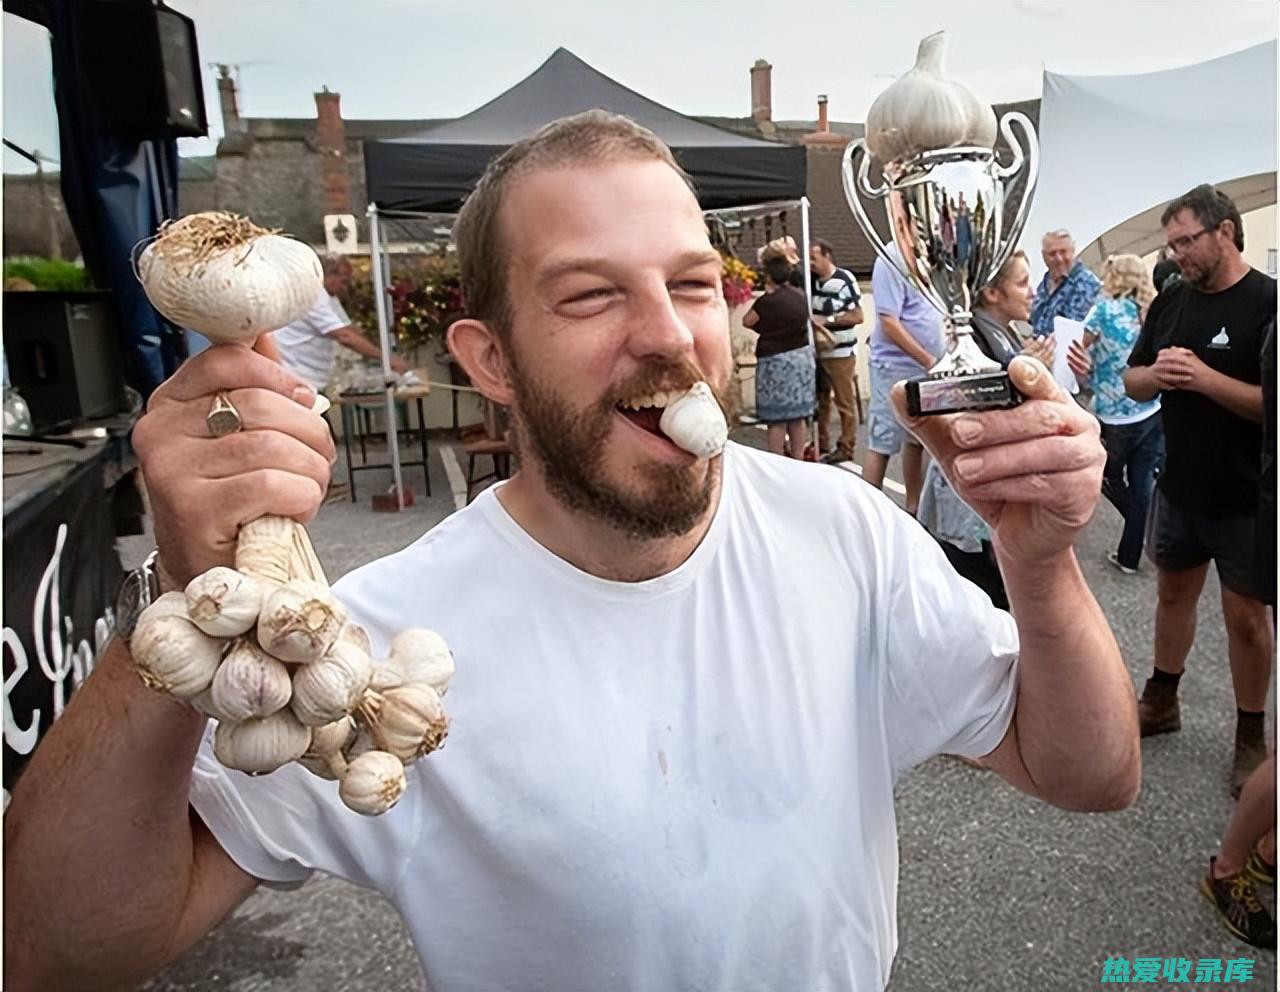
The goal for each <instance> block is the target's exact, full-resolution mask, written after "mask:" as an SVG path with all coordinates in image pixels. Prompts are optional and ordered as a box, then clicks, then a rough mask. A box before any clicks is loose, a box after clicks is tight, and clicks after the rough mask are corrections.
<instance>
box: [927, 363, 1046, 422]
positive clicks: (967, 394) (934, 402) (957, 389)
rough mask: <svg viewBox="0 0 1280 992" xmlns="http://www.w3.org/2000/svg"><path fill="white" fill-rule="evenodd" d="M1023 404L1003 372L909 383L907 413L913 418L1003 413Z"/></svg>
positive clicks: (945, 377) (1007, 376) (998, 370)
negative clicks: (973, 412) (967, 413)
mask: <svg viewBox="0 0 1280 992" xmlns="http://www.w3.org/2000/svg"><path fill="white" fill-rule="evenodd" d="M1021 402H1022V396H1021V394H1020V393H1019V392H1018V391H1017V390H1016V389H1015V388H1014V386H1013V382H1012V381H1011V380H1010V379H1009V373H1008V372H1006V371H1005V370H1004V369H996V370H995V371H991V372H970V373H968V374H966V375H941V376H925V377H924V378H921V379H909V380H907V412H908V413H910V414H911V416H913V417H928V416H933V415H935V414H940V413H962V412H964V411H968V410H1002V409H1007V408H1008V407H1013V406H1017V405H1018V404H1019V403H1021Z"/></svg>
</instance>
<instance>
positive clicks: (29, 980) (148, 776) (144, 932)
mask: <svg viewBox="0 0 1280 992" xmlns="http://www.w3.org/2000/svg"><path fill="white" fill-rule="evenodd" d="M204 723H205V720H204V717H202V716H200V714H198V713H196V712H195V711H194V710H192V709H190V708H188V707H186V706H184V705H182V704H180V703H178V702H176V701H175V700H172V699H170V698H167V697H165V696H162V695H160V694H159V693H155V692H151V691H150V690H148V689H146V688H145V687H144V686H143V685H142V683H141V682H140V681H139V680H138V677H137V676H136V675H135V674H134V672H133V671H132V662H131V660H130V658H129V656H128V652H127V649H125V648H124V646H123V645H122V643H121V642H120V641H118V640H117V641H114V642H112V644H111V645H110V646H109V647H108V648H107V650H106V652H105V654H104V657H103V659H102V661H101V662H100V663H99V665H98V667H97V668H96V669H95V670H94V672H93V674H92V675H91V676H90V677H89V679H88V680H87V681H86V682H85V684H84V685H83V686H81V688H80V689H79V690H78V691H77V692H76V693H75V695H73V696H72V698H71V701H70V703H69V704H68V706H67V709H66V711H65V712H64V713H63V715H62V717H61V718H59V719H58V721H57V722H56V723H54V725H53V726H52V727H51V728H50V729H49V732H48V733H47V734H46V735H45V737H44V739H43V740H42V741H41V742H40V745H39V747H38V748H37V749H36V751H35V754H33V755H32V758H31V761H30V763H29V764H28V766H27V767H26V769H25V770H24V772H23V774H22V777H21V779H20V780H19V782H18V784H17V788H16V789H15V791H14V795H13V800H12V802H11V804H10V806H9V809H8V810H7V811H6V813H5V815H4V840H5V849H4V871H5V887H4V944H5V968H4V971H5V979H6V981H5V987H6V988H8V989H13V990H15V992H17V990H26V989H54V988H58V989H72V988H74V989H86V990H87V989H109V988H126V987H133V986H135V985H136V984H138V983H139V982H140V981H142V980H143V979H145V978H146V977H148V976H149V975H150V974H153V973H154V972H155V971H157V970H158V969H159V968H161V967H163V966H164V964H166V963H167V960H168V958H169V957H170V956H171V955H172V951H171V947H172V945H173V942H174V940H175V938H176V931H177V928H178V923H179V920H181V919H182V917H183V910H184V908H185V906H186V904H187V899H188V894H189V891H190V889H191V874H192V863H193V862H192V829H191V822H190V816H189V805H188V790H189V787H190V782H191V768H192V765H193V763H194V760H195V753H196V750H197V748H198V746H199V742H200V736H201V732H202V730H203V727H204Z"/></svg>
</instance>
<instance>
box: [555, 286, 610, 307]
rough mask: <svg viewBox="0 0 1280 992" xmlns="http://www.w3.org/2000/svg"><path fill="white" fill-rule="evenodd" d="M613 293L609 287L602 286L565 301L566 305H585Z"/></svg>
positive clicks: (576, 294)
mask: <svg viewBox="0 0 1280 992" xmlns="http://www.w3.org/2000/svg"><path fill="white" fill-rule="evenodd" d="M611 293H613V290H612V289H610V288H609V287H608V286H600V287H598V288H596V289H588V290H587V291H586V292H583V293H575V294H574V295H573V296H571V297H569V298H568V299H567V300H565V302H566V303H584V302H587V301H590V300H599V299H603V298H604V297H606V296H609V295H610V294H611Z"/></svg>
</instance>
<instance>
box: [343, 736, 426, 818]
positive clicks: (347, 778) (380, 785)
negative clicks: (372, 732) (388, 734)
mask: <svg viewBox="0 0 1280 992" xmlns="http://www.w3.org/2000/svg"><path fill="white" fill-rule="evenodd" d="M408 784H409V783H408V780H407V779H406V778H405V774H404V765H402V764H401V763H400V759H399V758H397V757H396V756H395V755H393V754H387V753H386V752H385V751H367V752H366V753H364V754H362V755H360V757H358V758H356V759H355V760H354V761H352V762H351V763H350V764H349V765H347V771H346V774H344V775H343V776H342V781H341V782H339V783H338V795H339V797H340V798H341V799H342V801H343V802H344V803H346V805H347V807H348V808H349V809H352V810H354V811H355V812H357V813H361V814H363V815H364V816H377V815H378V814H380V813H385V812H386V811H387V810H389V809H390V808H391V807H392V806H394V805H395V804H396V803H397V802H398V801H399V799H400V797H401V796H402V795H404V790H405V787H406V786H407V785H408Z"/></svg>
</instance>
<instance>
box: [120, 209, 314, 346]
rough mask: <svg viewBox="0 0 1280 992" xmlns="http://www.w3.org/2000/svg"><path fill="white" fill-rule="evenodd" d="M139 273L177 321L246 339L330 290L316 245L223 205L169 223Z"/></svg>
mask: <svg viewBox="0 0 1280 992" xmlns="http://www.w3.org/2000/svg"><path fill="white" fill-rule="evenodd" d="M138 278H139V279H140V280H141V282H142V288H143V289H144V290H145V291H146V294H147V299H149V300H150V301H151V303H152V305H153V306H155V308H156V309H157V310H159V311H160V312H161V313H162V314H164V315H165V316H166V317H168V318H169V319H170V320H171V321H173V322H174V323H175V324H177V325H179V326H180V327H189V328H191V329H192V330H193V331H199V332H200V333H201V334H203V335H205V336H206V337H208V338H210V339H211V340H213V341H219V342H236V343H243V344H251V343H252V342H253V341H254V340H255V339H257V337H258V336H259V335H260V334H262V333H263V332H264V331H269V330H273V329H274V328H277V327H283V326H284V325H285V324H288V323H289V322H290V321H293V320H296V319H297V318H298V317H300V316H302V315H303V314H305V313H306V312H307V311H308V310H309V309H311V307H312V306H314V305H315V302H316V300H317V299H318V298H319V297H320V295H321V293H322V292H323V291H324V274H323V272H322V270H321V268H320V260H319V259H318V258H317V257H316V253H315V252H314V251H312V250H311V248H309V247H308V246H307V245H305V244H303V243H302V242H301V241H295V240H293V239H292V238H285V237H281V236H280V235H278V234H273V233H272V232H270V231H267V230H265V229H264V228H260V227H258V226H256V225H255V224H252V223H250V222H249V221H248V220H246V219H245V218H243V217H238V216H236V215H235V214H228V213H221V212H209V213H199V214H191V215H190V216H187V217H183V218H182V219H181V220H177V221H174V222H172V223H169V224H166V225H165V226H164V227H163V228H161V230H160V234H159V236H158V237H157V238H156V240H155V241H153V242H152V243H151V244H150V245H148V246H147V248H146V250H144V251H143V253H142V256H141V257H140V258H139V259H138Z"/></svg>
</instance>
